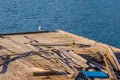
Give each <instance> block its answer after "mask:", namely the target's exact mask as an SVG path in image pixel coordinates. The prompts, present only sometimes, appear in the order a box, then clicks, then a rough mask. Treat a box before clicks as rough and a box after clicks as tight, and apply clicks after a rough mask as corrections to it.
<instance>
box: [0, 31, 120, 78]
mask: <svg viewBox="0 0 120 80" xmlns="http://www.w3.org/2000/svg"><path fill="white" fill-rule="evenodd" d="M106 55H107V56H106ZM116 55H117V56H116ZM119 61H120V49H118V48H115V47H112V46H108V45H106V44H102V43H99V42H96V41H93V40H90V39H87V38H84V37H81V36H77V35H74V34H71V33H68V32H65V31H62V30H57V31H55V32H49V31H40V32H27V33H11V34H0V80H86V79H88V78H87V77H85V76H84V75H83V74H82V72H83V71H87V72H89V71H94V72H97V71H99V72H100V71H101V72H104V73H105V74H106V75H108V78H105V79H103V80H113V79H114V80H118V79H119V77H120V76H119V75H120V64H119ZM97 75H98V76H99V74H97ZM92 76H93V75H92ZM93 77H95V76H93ZM95 78H96V80H102V79H101V78H97V77H95ZM88 80H92V79H88Z"/></svg>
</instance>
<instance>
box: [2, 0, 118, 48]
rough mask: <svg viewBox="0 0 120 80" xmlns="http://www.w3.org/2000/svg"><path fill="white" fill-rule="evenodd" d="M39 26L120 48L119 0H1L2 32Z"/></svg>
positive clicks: (21, 30)
mask: <svg viewBox="0 0 120 80" xmlns="http://www.w3.org/2000/svg"><path fill="white" fill-rule="evenodd" d="M39 26H42V28H43V29H44V30H50V31H54V30H55V29H62V30H65V31H68V32H72V33H74V34H77V35H80V36H84V37H87V38H90V39H93V40H96V41H99V42H103V43H106V44H109V45H112V46H115V47H119V48H120V0H0V33H14V32H29V31H38V27H39Z"/></svg>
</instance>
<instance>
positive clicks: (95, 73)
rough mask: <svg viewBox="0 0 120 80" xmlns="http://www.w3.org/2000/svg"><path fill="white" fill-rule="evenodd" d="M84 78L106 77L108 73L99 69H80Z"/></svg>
mask: <svg viewBox="0 0 120 80" xmlns="http://www.w3.org/2000/svg"><path fill="white" fill-rule="evenodd" d="M82 72H83V74H84V75H85V76H86V78H91V79H94V78H108V75H107V74H106V73H104V72H101V71H82Z"/></svg>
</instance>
